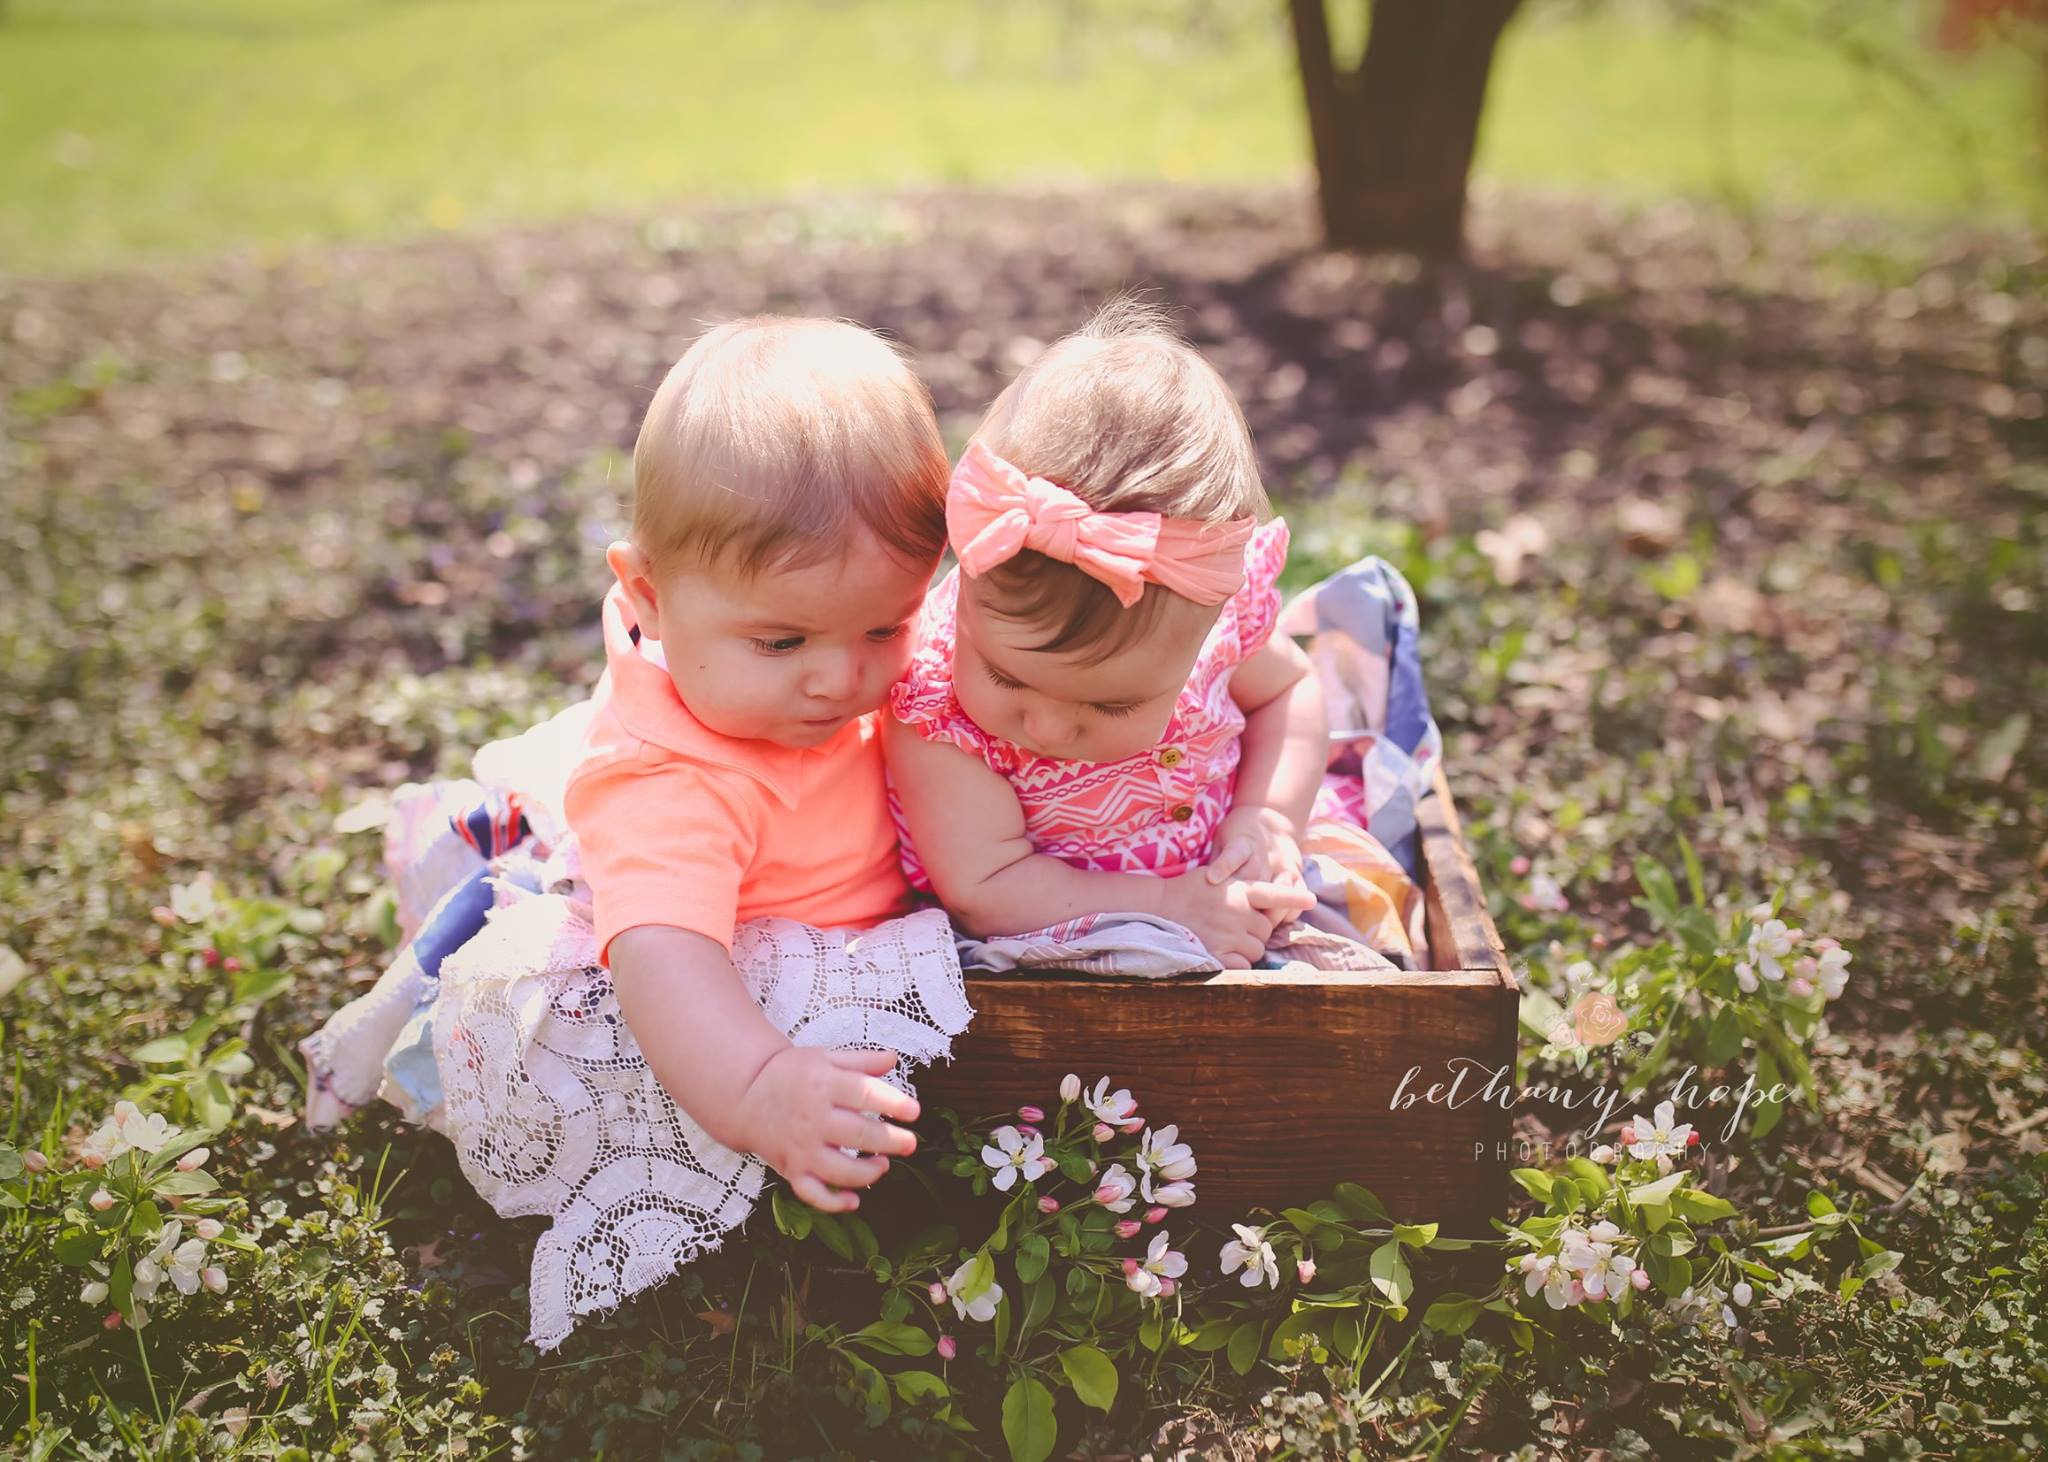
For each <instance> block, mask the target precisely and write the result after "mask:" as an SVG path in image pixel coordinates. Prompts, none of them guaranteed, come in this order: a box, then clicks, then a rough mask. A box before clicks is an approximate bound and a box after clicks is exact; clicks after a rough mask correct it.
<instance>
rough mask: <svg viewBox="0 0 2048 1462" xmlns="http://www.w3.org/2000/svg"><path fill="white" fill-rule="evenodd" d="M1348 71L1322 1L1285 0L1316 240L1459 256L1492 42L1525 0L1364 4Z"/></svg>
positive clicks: (1348, 246)
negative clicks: (1313, 186) (1360, 35)
mask: <svg viewBox="0 0 2048 1462" xmlns="http://www.w3.org/2000/svg"><path fill="white" fill-rule="evenodd" d="M1369 3H1370V4H1371V7H1372V29H1371V31H1370V32H1369V34H1368V36H1367V40H1366V44H1365V54H1364V55H1363V56H1362V57H1361V58H1360V59H1359V63H1358V65H1357V66H1356V67H1355V68H1352V69H1350V70H1343V69H1340V68H1339V66H1338V64H1337V58H1336V56H1335V55H1334V54H1333V53H1332V51H1331V48H1330V26H1329V17H1328V16H1327V14H1326V13H1325V12H1324V9H1323V5H1324V0H1288V12H1289V15H1290V16H1291V18H1292V20H1293V25H1294V44H1295V52H1296V55H1297V57H1298V59H1299V61H1300V64H1301V86H1302V97H1303V100H1304V101H1305V102H1306V104H1307V109H1308V130H1309V141H1310V144H1311V146H1312V147H1313V149H1314V152H1315V161H1316V177H1317V196H1318V198H1319V200H1320V203H1321V207H1322V217H1323V235H1324V238H1325V240H1326V241H1327V242H1328V244H1329V245H1330V247H1331V248H1333V249H1357V250H1362V251H1366V252H1373V251H1379V250H1398V251H1402V252H1406V253H1412V254H1424V255H1433V256H1438V257H1446V256H1456V255H1458V254H1459V253H1461V252H1462V251H1463V249H1464V244H1465V182H1466V178H1467V176H1468V175H1469V174H1470V172H1471V169H1472V151H1473V148H1474V146H1475V145H1476V144H1477V143H1478V141H1479V117H1480V113H1481V112H1482V111H1483V110H1484V108H1485V105H1486V78H1487V74H1488V72H1489V71H1491V70H1492V67H1493V51H1494V45H1495V43H1496V42H1497V41H1499V39H1500V33H1501V30H1502V28H1503V27H1505V26H1506V25H1507V23H1508V19H1509V17H1510V16H1512V15H1513V14H1514V13H1515V10H1516V8H1517V6H1519V5H1520V3H1521V0H1369Z"/></svg>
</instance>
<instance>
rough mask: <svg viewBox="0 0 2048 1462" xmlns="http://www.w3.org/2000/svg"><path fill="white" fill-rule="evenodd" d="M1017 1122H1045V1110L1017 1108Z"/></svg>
mask: <svg viewBox="0 0 2048 1462" xmlns="http://www.w3.org/2000/svg"><path fill="white" fill-rule="evenodd" d="M1017 1120H1018V1121H1020V1122H1043V1121H1044V1120H1045V1108H1043V1107H1019V1108H1017Z"/></svg>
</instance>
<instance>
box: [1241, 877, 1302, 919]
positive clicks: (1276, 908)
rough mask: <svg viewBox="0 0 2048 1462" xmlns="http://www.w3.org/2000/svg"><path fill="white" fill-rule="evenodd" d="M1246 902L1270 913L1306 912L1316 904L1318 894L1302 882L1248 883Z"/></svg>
mask: <svg viewBox="0 0 2048 1462" xmlns="http://www.w3.org/2000/svg"><path fill="white" fill-rule="evenodd" d="M1244 897H1245V902H1247V903H1249V904H1250V905H1251V906H1252V907H1253V908H1255V909H1263V910H1264V911H1265V912H1266V913H1268V914H1274V915H1278V914H1282V913H1288V912H1293V913H1297V914H1305V913H1307V912H1308V911H1309V910H1310V909H1312V908H1314V907H1315V906H1316V896H1315V895H1314V894H1312V893H1310V892H1309V891H1308V885H1306V884H1302V883H1283V882H1278V881H1273V882H1266V883H1247V884H1246V885H1245V886H1244Z"/></svg>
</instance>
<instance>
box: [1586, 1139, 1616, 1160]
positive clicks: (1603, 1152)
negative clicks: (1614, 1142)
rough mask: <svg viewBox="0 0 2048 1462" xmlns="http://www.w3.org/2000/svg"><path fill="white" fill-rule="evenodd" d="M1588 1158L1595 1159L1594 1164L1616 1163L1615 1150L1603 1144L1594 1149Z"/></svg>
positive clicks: (1588, 1154)
mask: <svg viewBox="0 0 2048 1462" xmlns="http://www.w3.org/2000/svg"><path fill="white" fill-rule="evenodd" d="M1586 1156H1587V1157H1590V1158H1591V1159H1593V1161H1594V1162H1597V1163H1611V1162H1613V1161H1614V1149H1613V1148H1611V1147H1609V1146H1608V1145H1607V1144H1606V1143H1604V1142H1603V1143H1601V1144H1600V1145H1599V1146H1598V1147H1596V1148H1594V1149H1593V1150H1592V1151H1591V1152H1589V1153H1587V1154H1586Z"/></svg>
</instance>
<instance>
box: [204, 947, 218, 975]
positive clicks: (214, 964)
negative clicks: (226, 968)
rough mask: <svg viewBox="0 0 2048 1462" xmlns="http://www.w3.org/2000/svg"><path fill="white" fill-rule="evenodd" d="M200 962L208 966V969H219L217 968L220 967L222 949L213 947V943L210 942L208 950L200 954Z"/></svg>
mask: <svg viewBox="0 0 2048 1462" xmlns="http://www.w3.org/2000/svg"><path fill="white" fill-rule="evenodd" d="M199 962H200V963H201V964H203V965H205V966H206V967H207V968H208V969H210V970H217V969H219V968H220V951H219V950H218V949H215V948H214V947H213V946H212V945H210V944H209V945H208V946H207V947H206V951H205V953H203V954H201V955H200V956H199Z"/></svg>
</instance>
